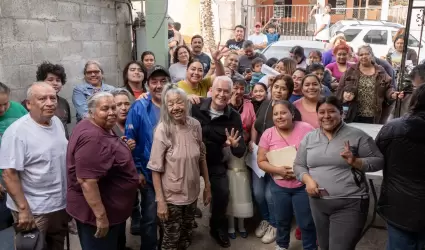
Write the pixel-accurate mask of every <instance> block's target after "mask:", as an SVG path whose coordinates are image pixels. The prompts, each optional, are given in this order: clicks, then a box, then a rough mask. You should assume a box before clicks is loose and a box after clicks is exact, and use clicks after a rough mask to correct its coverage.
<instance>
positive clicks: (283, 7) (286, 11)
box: [273, 0, 295, 18]
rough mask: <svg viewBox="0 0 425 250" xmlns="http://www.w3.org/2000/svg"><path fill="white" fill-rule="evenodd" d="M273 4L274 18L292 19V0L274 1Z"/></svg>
mask: <svg viewBox="0 0 425 250" xmlns="http://www.w3.org/2000/svg"><path fill="white" fill-rule="evenodd" d="M273 3H274V6H273V14H274V17H278V18H279V17H280V18H282V17H292V6H291V5H292V0H274V2H273ZM294 8H295V7H294Z"/></svg>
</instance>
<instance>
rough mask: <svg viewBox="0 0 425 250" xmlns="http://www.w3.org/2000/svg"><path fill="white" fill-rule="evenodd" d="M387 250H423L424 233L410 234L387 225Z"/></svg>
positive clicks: (424, 244)
mask: <svg viewBox="0 0 425 250" xmlns="http://www.w3.org/2000/svg"><path fill="white" fill-rule="evenodd" d="M387 225H388V226H387V229H388V242H387V250H423V249H424V247H425V231H423V232H420V233H412V232H408V231H404V230H403V229H400V228H397V227H395V226H392V225H390V224H387Z"/></svg>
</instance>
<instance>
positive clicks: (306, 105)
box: [294, 74, 322, 128]
mask: <svg viewBox="0 0 425 250" xmlns="http://www.w3.org/2000/svg"><path fill="white" fill-rule="evenodd" d="M301 90H302V93H303V97H302V98H300V99H299V100H297V101H295V102H294V105H295V107H296V108H297V109H298V110H299V111H300V113H301V117H302V121H303V122H307V123H308V124H310V125H311V126H313V127H314V128H318V127H319V123H318V121H317V113H316V105H317V102H318V101H319V99H320V97H321V92H322V85H321V84H320V79H319V77H317V76H316V75H314V74H309V75H306V76H305V77H304V78H303V80H302V81H301Z"/></svg>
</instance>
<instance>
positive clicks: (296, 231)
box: [295, 227, 301, 240]
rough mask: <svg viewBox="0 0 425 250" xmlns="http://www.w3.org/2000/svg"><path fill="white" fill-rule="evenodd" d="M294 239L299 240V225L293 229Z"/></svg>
mask: <svg viewBox="0 0 425 250" xmlns="http://www.w3.org/2000/svg"><path fill="white" fill-rule="evenodd" d="M295 239H297V240H301V230H300V228H299V227H297V228H296V229H295Z"/></svg>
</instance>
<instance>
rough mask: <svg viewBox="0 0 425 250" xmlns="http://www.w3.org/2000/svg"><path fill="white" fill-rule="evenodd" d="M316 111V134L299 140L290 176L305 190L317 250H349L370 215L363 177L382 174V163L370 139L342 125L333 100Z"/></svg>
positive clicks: (337, 104) (322, 102)
mask: <svg viewBox="0 0 425 250" xmlns="http://www.w3.org/2000/svg"><path fill="white" fill-rule="evenodd" d="M316 109H317V115H318V121H319V124H320V128H319V129H316V130H314V131H313V132H311V133H309V134H308V135H306V136H305V137H304V139H303V140H302V142H301V144H300V146H299V148H298V152H297V157H296V159H295V161H294V173H295V175H296V176H297V178H298V180H300V181H302V182H303V183H304V184H306V190H307V192H308V194H309V196H310V206H311V212H312V215H313V218H314V223H315V225H316V229H317V237H318V240H319V245H320V249H323V250H334V249H336V250H354V249H355V247H356V244H357V242H358V241H359V240H360V236H361V234H362V230H363V227H364V225H365V223H366V219H367V214H368V210H369V192H368V186H367V183H366V177H365V174H364V172H369V171H370V172H374V171H378V170H380V169H382V167H383V165H384V158H383V156H382V154H381V153H380V152H379V149H378V147H377V146H376V145H375V142H374V141H373V139H372V138H371V137H370V136H369V135H367V134H366V133H365V132H363V131H362V130H360V129H357V128H354V127H350V126H348V125H346V124H345V123H344V122H343V121H342V115H341V114H342V106H341V103H340V102H339V100H338V99H337V98H336V97H334V96H330V97H326V98H323V99H321V100H319V102H318V103H317V108H316Z"/></svg>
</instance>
